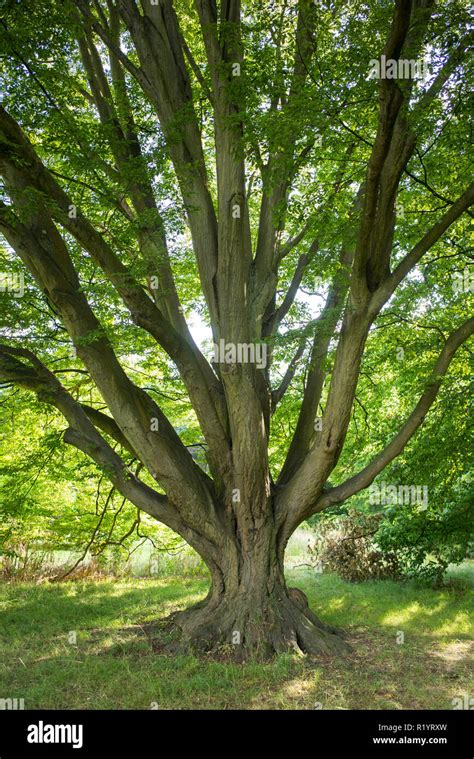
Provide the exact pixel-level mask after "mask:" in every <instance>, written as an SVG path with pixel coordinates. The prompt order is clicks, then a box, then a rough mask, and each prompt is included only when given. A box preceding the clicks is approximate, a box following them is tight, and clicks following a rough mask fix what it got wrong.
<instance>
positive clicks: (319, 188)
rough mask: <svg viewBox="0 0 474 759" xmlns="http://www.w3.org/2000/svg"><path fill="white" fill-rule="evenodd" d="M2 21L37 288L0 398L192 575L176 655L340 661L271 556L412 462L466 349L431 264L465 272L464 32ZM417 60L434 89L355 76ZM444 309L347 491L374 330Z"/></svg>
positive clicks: (425, 20) (311, 19) (15, 246)
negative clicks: (215, 351) (155, 534)
mask: <svg viewBox="0 0 474 759" xmlns="http://www.w3.org/2000/svg"><path fill="white" fill-rule="evenodd" d="M5 8H6V10H5V11H4V16H3V19H2V29H3V33H2V46H3V50H2V55H3V63H4V70H5V74H6V77H5V78H6V84H5V90H6V94H5V98H4V106H2V108H1V111H0V168H1V174H2V176H3V181H4V190H3V200H2V201H1V205H0V231H1V232H2V234H3V236H4V237H5V239H6V241H7V244H8V247H7V248H6V249H5V252H4V256H5V257H6V259H8V261H9V262H10V258H11V256H12V254H13V252H14V253H15V254H16V256H17V257H18V258H17V259H16V260H15V262H13V261H12V263H11V265H10V263H9V269H8V270H9V271H11V272H13V271H20V272H22V271H23V268H25V269H26V270H27V271H28V273H29V274H28V278H27V281H26V295H25V297H24V298H22V299H17V300H16V301H15V302H14V304H13V306H12V307H11V308H10V306H11V304H12V301H11V299H8V305H9V311H8V314H7V316H6V319H5V321H4V336H5V341H4V342H3V343H2V344H1V347H0V378H1V379H2V380H3V381H4V382H5V383H6V384H7V385H15V386H20V387H22V388H26V389H28V390H33V391H35V392H36V394H37V396H38V398H39V400H40V401H41V402H42V403H44V404H50V405H52V406H54V407H55V408H56V409H57V410H58V411H59V412H60V413H61V414H62V415H63V417H65V418H66V420H67V423H68V425H69V426H68V428H67V429H66V430H65V432H64V435H63V437H64V441H65V442H67V443H69V444H70V445H72V446H75V447H76V448H77V449H79V450H80V451H82V452H83V453H84V454H85V455H86V456H88V457H89V458H90V459H91V460H92V461H93V462H95V464H96V465H97V466H98V467H99V468H100V469H101V471H102V472H103V473H104V475H106V476H107V477H108V478H109V479H110V480H111V482H112V484H113V486H114V487H115V488H116V490H117V492H119V493H121V494H122V496H123V497H124V498H126V499H127V500H128V501H130V502H131V503H132V504H134V505H135V506H136V507H137V508H138V509H140V510H142V511H144V512H146V513H147V514H149V515H151V516H152V517H154V518H156V519H157V520H158V521H160V522H162V523H164V524H166V525H167V526H169V527H170V528H171V529H172V530H174V531H175V532H176V533H178V534H179V535H180V536H181V537H182V538H184V539H185V540H186V541H187V542H188V543H189V544H190V545H191V546H193V548H195V550H196V551H197V552H198V553H199V554H200V555H201V556H202V558H203V559H204V561H205V562H206V564H207V566H208V568H209V570H210V574H211V587H210V590H209V594H208V597H207V598H206V599H205V601H203V602H202V603H200V604H198V605H197V606H195V607H193V608H192V609H189V610H187V611H185V612H182V613H180V614H178V615H176V617H175V622H176V624H177V625H178V626H179V627H180V628H181V629H182V631H183V638H184V640H185V641H186V642H192V643H195V644H197V645H199V646H202V647H204V648H206V649H212V648H213V647H214V646H216V645H220V644H221V643H224V642H232V643H234V644H235V646H236V651H237V652H238V654H239V655H246V654H249V653H256V654H258V655H260V656H267V655H269V654H271V653H273V652H275V651H277V652H278V651H283V650H286V649H288V648H295V649H300V650H303V651H308V652H312V653H319V652H322V651H340V650H342V649H343V648H344V643H343V641H342V640H341V637H340V636H339V635H338V634H337V631H335V630H333V629H330V628H329V627H328V626H327V625H325V624H324V623H323V622H320V621H319V620H318V619H317V617H315V615H314V614H313V613H312V612H311V611H310V609H309V608H308V606H307V603H306V601H305V598H304V596H303V595H302V594H301V593H299V592H298V591H296V590H291V589H288V588H287V586H286V583H285V578H284V573H283V556H284V551H285V546H286V544H287V541H288V539H289V537H290V536H291V534H292V533H293V532H294V530H295V529H296V528H297V526H298V525H299V524H300V523H301V522H302V521H304V520H305V519H307V518H308V517H310V516H311V515H313V514H316V513H319V512H321V511H322V510H323V509H326V508H329V507H331V506H334V505H336V504H339V503H342V502H343V501H344V500H346V499H347V498H349V497H350V496H352V495H354V494H356V493H358V492H360V491H361V490H363V489H364V488H366V487H367V486H368V485H370V484H371V483H372V482H373V480H374V479H375V477H376V476H377V475H378V474H379V473H380V472H382V471H383V470H384V468H385V467H386V466H387V465H389V464H390V463H391V462H392V461H393V460H394V459H395V458H396V457H397V456H398V455H399V454H400V453H401V452H402V451H403V449H404V447H405V446H406V444H407V443H408V441H409V440H410V438H411V437H412V436H413V435H414V433H415V432H416V431H417V429H418V428H419V427H420V425H421V424H422V423H423V421H424V418H425V416H426V414H427V412H428V411H429V409H430V407H431V405H432V404H433V402H434V401H435V399H436V396H437V393H438V390H439V388H440V386H441V383H442V381H443V378H444V376H445V375H446V373H447V372H448V369H449V367H450V364H451V361H452V359H453V357H454V355H455V354H456V352H457V351H458V349H459V348H460V346H462V345H463V343H464V342H465V341H466V340H467V339H468V337H469V336H470V335H471V334H472V331H473V329H474V319H468V320H466V318H465V316H464V318H463V317H462V316H460V315H459V313H458V312H459V311H462V310H463V308H461V307H458V308H450V307H449V304H450V302H451V300H452V298H453V297H454V294H453V293H452V291H451V292H449V288H448V292H447V291H446V284H445V285H444V286H445V291H444V292H440V291H439V290H438V289H437V288H438V283H439V282H441V284H442V283H443V277H445V272H446V269H445V268H444V267H443V265H442V264H441V265H439V264H438V261H437V260H436V259H437V258H438V259H439V258H441V257H442V256H443V255H446V256H447V255H449V256H452V257H454V258H455V260H456V261H457V262H458V264H459V263H460V264H461V267H462V264H463V262H464V261H466V260H467V259H466V251H465V248H466V245H467V244H466V234H467V232H466V225H467V220H468V216H469V215H470V212H469V210H468V209H469V208H470V206H471V204H472V202H473V199H474V187H473V185H470V186H469V187H466V179H465V177H466V176H467V173H468V154H467V151H466V149H465V145H466V144H467V140H468V127H467V124H466V123H465V120H464V119H463V113H464V112H465V107H466V106H465V101H466V99H467V94H466V89H467V85H466V73H467V68H466V60H465V59H466V53H467V50H468V48H469V36H468V32H467V28H468V20H467V17H468V13H467V8H466V7H465V6H464V4H463V3H459V2H454V3H449V4H448V3H439V4H437V5H435V3H434V2H433V1H432V0H414V1H412V0H397V2H396V3H395V4H394V5H393V4H392V3H373V4H370V5H368V4H366V3H362V2H350V3H347V2H340V3H339V2H336V3H333V4H330V5H329V4H327V5H326V4H325V3H323V2H321V3H319V2H318V3H312V2H309V0H299V2H286V1H285V0H282V2H274V3H266V2H264V3H260V2H256V1H253V2H249V3H243V4H242V5H241V3H240V2H239V0H222V2H220V3H216V2H215V1H214V0H196V2H195V4H194V6H191V4H190V3H188V2H171V0H158V2H151V0H142V1H141V2H140V3H139V4H138V3H136V2H135V0H117V1H116V2H115V1H114V0H106V1H105V2H101V0H94V1H93V2H89V0H79V2H78V3H69V2H67V0H65V1H64V2H60V1H59V0H57V2H53V3H51V2H48V3H43V2H35V3H29V2H26V3H21V4H17V3H15V2H7V3H6V5H5ZM428 53H429V58H430V66H431V68H430V76H429V78H428V80H427V81H420V80H419V79H417V78H416V77H415V76H414V72H413V71H412V75H411V76H408V78H403V77H402V74H400V76H399V77H398V78H381V79H373V78H370V76H369V72H370V70H371V61H372V60H373V59H378V58H379V57H380V56H381V54H383V55H384V56H385V57H386V59H387V60H390V59H393V60H395V61H398V60H408V61H410V60H411V61H414V62H415V61H420V60H421V59H422V58H423V56H425V55H427V54H428ZM405 76H406V74H405ZM447 234H449V236H450V244H449V245H450V248H449V252H446V253H445V252H444V249H445V246H446V242H445V240H446V238H447ZM443 246H444V247H443ZM451 251H452V252H451ZM427 258H429V260H430V263H431V264H432V266H431V272H432V276H433V278H434V281H435V282H436V285H435V286H433V287H432V288H431V289H429V290H428V295H427V293H426V288H425V287H421V286H420V271H421V269H420V267H421V266H422V265H423V262H424V261H425V260H427ZM316 278H318V279H317V280H316ZM463 282H464V280H463ZM198 288H199V292H198V291H197V290H198ZM304 296H305V297H304ZM437 299H441V301H442V302H443V303H446V304H447V308H446V313H445V314H444V313H442V314H441V316H440V321H439V323H438V324H437V325H436V331H437V333H438V334H439V336H440V337H441V338H442V339H441V340H438V337H437V338H436V339H434V338H433V339H432V340H431V341H430V342H429V343H428V344H424V345H423V349H424V351H425V352H426V354H428V355H429V358H430V360H429V362H428V366H426V367H425V366H423V367H422V368H423V371H422V370H421V367H418V371H416V372H415V371H413V372H408V373H407V375H406V377H407V381H408V382H409V384H410V396H411V397H412V398H413V401H412V406H411V410H410V411H409V413H408V414H407V415H406V416H405V417H404V418H403V419H400V420H398V424H397V428H396V430H395V431H394V433H393V435H392V436H391V437H390V438H389V439H387V440H384V441H383V443H382V445H381V446H380V448H379V447H377V446H374V450H373V456H372V457H371V460H370V461H369V463H367V464H366V465H365V466H363V467H362V468H361V469H359V470H357V469H355V470H353V471H352V472H350V473H349V474H348V476H347V477H344V478H343V479H340V478H339V472H338V469H339V467H338V463H339V461H340V458H341V455H342V453H343V448H344V443H345V440H346V436H347V435H348V433H350V428H351V418H352V419H353V418H354V417H353V410H354V407H355V404H357V403H358V402H357V392H358V387H359V382H360V379H361V377H362V376H363V372H364V371H365V368H364V367H365V362H367V361H369V362H370V355H371V352H374V351H375V353H376V351H377V334H380V332H379V331H378V330H377V327H379V326H380V325H381V323H382V324H383V323H384V320H385V319H386V314H387V310H389V309H391V308H392V304H395V305H397V304H398V301H399V300H400V303H401V304H402V305H403V307H404V308H406V305H407V304H411V308H412V309H413V313H414V315H416V317H417V318H418V317H420V316H421V315H422V316H423V318H424V319H426V318H429V316H430V309H431V306H432V301H436V300H437ZM321 301H322V305H321V306H320V307H319V308H318V307H317V306H316V307H315V304H316V303H317V304H320V303H321ZM6 302H7V300H6V299H3V300H2V303H3V304H5V303H6ZM464 305H465V302H464V301H463V304H462V306H463V307H464ZM193 314H194V315H196V314H199V315H200V319H201V321H202V322H203V323H207V324H208V325H209V328H210V334H212V340H213V341H214V343H216V344H218V345H221V344H222V342H223V343H224V344H225V345H227V346H231V348H233V349H236V348H237V346H254V347H255V346H260V348H261V349H262V350H263V348H262V346H263V347H264V349H265V351H266V353H265V354H264V355H265V357H266V361H265V362H264V363H265V366H262V365H261V364H260V365H259V363H258V362H255V361H241V360H236V359H235V358H234V359H233V360H232V362H229V361H226V360H225V358H226V357H225V356H222V354H220V355H219V356H217V357H216V359H217V360H215V361H212V360H210V359H209V358H208V357H206V356H205V349H204V348H201V347H199V345H198V344H197V342H196V340H195V339H194V338H193V335H192V332H191V330H190V327H189V323H188V319H189V317H190V316H192V315H193ZM436 314H437V315H439V309H438V310H436ZM397 318H398V317H397ZM438 343H439V344H438ZM396 348H397V346H394V351H395V350H396ZM72 349H73V350H72ZM71 351H72V352H71ZM144 365H145V367H146V369H147V370H148V371H149V372H151V373H152V375H153V376H154V377H157V376H160V375H161V374H164V375H166V374H169V373H170V372H178V374H179V380H178V377H177V375H174V374H173V375H171V376H173V377H176V388H177V389H178V392H181V389H182V388H183V389H184V390H185V392H186V394H187V397H188V398H189V402H190V404H191V406H192V409H193V411H194V414H195V421H194V423H195V424H196V425H198V428H199V434H200V435H202V440H203V441H204V444H205V450H206V466H202V465H199V464H198V463H197V462H196V461H195V459H194V458H193V456H192V454H191V452H190V449H189V448H188V447H187V445H186V441H185V440H184V439H183V437H182V436H180V435H179V434H178V432H177V428H176V424H172V423H171V421H170V418H171V416H172V415H171V414H170V413H167V410H166V406H165V404H163V403H162V402H161V400H160V401H159V400H158V398H159V394H157V393H156V392H154V390H153V389H150V387H148V385H147V381H146V379H145V378H144V377H143V376H142V375H141V374H140V372H141V371H142V370H143V366H144ZM171 366H173V367H174V369H171ZM395 366H396V365H395ZM393 371H396V368H395V369H393ZM78 377H79V378H80V380H78ZM295 388H296V389H295ZM298 388H299V390H298ZM289 397H291V398H292V402H293V404H296V405H297V407H298V408H297V421H296V425H295V428H294V429H293V430H291V431H290V433H291V434H290V435H289V436H288V437H289V439H288V444H287V446H286V453H285V456H284V457H282V455H281V448H280V447H279V450H278V453H277V455H276V456H275V457H272V458H271V457H270V454H272V453H273V449H272V446H273V442H272V441H273V435H274V432H275V430H277V436H279V438H280V439H281V424H282V419H283V418H284V417H283V416H282V414H283V411H284V408H285V402H286V400H287V399H288V398H289ZM380 402H382V403H383V402H385V399H383V398H381V401H380ZM282 410H283V411H282ZM173 421H175V420H174V418H173ZM193 442H197V441H193ZM131 461H133V462H135V463H134V464H133V465H131V464H130V462H131ZM135 464H136V465H137V466H135Z"/></svg>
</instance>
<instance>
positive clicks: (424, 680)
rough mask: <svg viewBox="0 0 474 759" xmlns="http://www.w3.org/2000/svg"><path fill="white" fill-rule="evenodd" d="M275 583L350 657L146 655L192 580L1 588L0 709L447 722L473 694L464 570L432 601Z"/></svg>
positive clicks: (301, 574) (388, 588) (395, 587)
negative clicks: (265, 660)
mask: <svg viewBox="0 0 474 759" xmlns="http://www.w3.org/2000/svg"><path fill="white" fill-rule="evenodd" d="M288 574H289V581H290V584H292V585H297V586H299V587H300V588H302V589H303V590H304V591H305V592H306V594H307V595H308V598H309V601H310V605H311V607H312V608H313V609H314V610H315V611H316V613H317V614H318V615H319V616H320V617H321V618H322V619H324V620H325V621H328V622H331V623H332V624H335V625H338V626H340V627H343V628H345V629H346V630H347V632H348V634H349V641H350V642H351V644H352V646H353V649H354V651H353V653H352V654H351V655H350V656H349V657H347V658H345V659H333V660H326V659H324V660H321V659H320V660H311V659H308V658H300V657H297V656H294V655H286V656H281V657H278V658H277V659H275V660H274V661H273V662H271V663H270V664H267V665H261V664H256V663H252V662H250V663H247V664H244V665H234V664H224V663H219V662H216V661H206V660H203V659H198V658H195V657H193V656H178V657H169V656H164V655H159V654H156V653H154V652H153V651H152V649H151V645H150V641H149V639H148V637H147V635H146V633H145V630H144V628H143V625H145V624H146V623H147V622H151V621H154V620H156V619H157V618H158V617H161V616H164V615H166V614H169V613H170V612H171V611H172V610H174V609H176V608H182V607H184V606H186V605H188V604H190V603H193V602H195V601H196V600H198V599H199V598H201V597H202V596H203V595H204V594H205V591H206V588H207V582H206V581H205V580H201V579H196V578H192V579H190V578H188V579H185V578H181V577H180V578H164V579H163V578H162V579H147V580H144V579H136V578H131V579H124V580H115V581H114V580H102V581H99V582H97V581H96V582H94V581H79V582H68V583H62V584H58V585H50V584H41V585H36V584H32V583H21V584H17V583H12V584H3V585H1V586H0V698H23V699H24V700H25V708H29V709H39V708H43V709H59V708H62V709H150V708H160V709H314V708H323V709H422V708H426V709H450V708H452V699H453V698H454V697H456V696H461V697H462V696H464V695H466V694H468V693H469V691H470V692H471V694H472V680H471V677H472V653H473V642H472V637H473V636H472V632H473V631H472V626H471V625H470V621H469V615H470V614H471V616H472V607H473V596H474V562H466V563H465V564H464V565H462V567H461V568H458V569H457V570H456V572H455V573H453V574H452V578H453V579H452V580H451V582H450V584H449V586H448V587H447V588H444V589H441V590H433V589H429V588H426V587H420V586H419V585H416V584H414V583H403V584H401V583H395V582H389V581H383V582H368V583H360V584H348V583H346V582H343V581H342V580H340V579H338V578H337V577H335V576H334V575H329V574H322V575H319V574H315V573H311V572H310V571H308V570H303V569H298V570H296V569H295V570H291V571H290V572H289V573H288ZM71 632H75V635H76V644H75V645H74V644H73V642H70V641H73V636H70V633H71ZM399 633H403V635H404V642H403V643H397V635H398V639H399V640H400V635H399ZM319 705H320V706H319Z"/></svg>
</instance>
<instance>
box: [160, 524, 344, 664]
mask: <svg viewBox="0 0 474 759" xmlns="http://www.w3.org/2000/svg"><path fill="white" fill-rule="evenodd" d="M278 539H279V531H278V529H277V526H276V522H275V521H273V520H272V521H268V522H267V523H266V524H265V525H264V526H261V527H260V528H259V530H258V532H255V534H254V538H253V539H252V540H251V541H249V543H248V545H247V548H246V549H245V550H244V549H243V548H242V546H241V545H240V544H239V541H238V539H237V535H236V534H233V535H231V536H230V538H229V540H228V541H227V542H226V543H225V544H223V546H222V549H221V552H220V555H219V558H218V560H217V561H215V562H209V563H208V565H209V569H210V572H211V586H210V589H209V593H208V595H207V597H206V598H205V599H204V600H203V601H201V602H200V603H198V604H196V605H195V606H192V607H191V608H189V609H186V610H185V611H180V612H177V613H175V614H174V615H172V616H171V618H170V622H172V623H173V624H174V625H176V627H177V628H179V631H180V632H181V637H180V641H179V643H178V647H179V648H180V649H184V650H186V649H188V648H190V649H191V650H197V651H206V652H214V653H217V654H218V653H219V652H221V653H226V654H227V655H230V657H231V658H234V659H235V660H237V661H242V660H245V659H247V658H249V657H252V658H256V659H258V660H267V659H268V658H271V657H272V656H273V655H274V654H278V653H284V652H288V651H294V652H296V653H307V654H313V655H322V654H342V653H344V652H347V651H349V650H350V648H349V646H348V644H347V643H346V642H345V641H344V640H343V638H342V635H341V632H340V631H338V630H337V629H336V628H334V627H332V626H330V625H327V624H325V623H323V622H322V621H320V620H319V619H318V618H317V616H316V615H315V614H314V613H313V611H312V610H311V609H310V608H309V606H308V601H307V599H306V596H305V594H304V593H303V592H302V591H301V590H299V589H297V588H291V587H288V585H287V583H286V580H285V575H284V569H283V555H284V546H282V545H281V544H280V545H278Z"/></svg>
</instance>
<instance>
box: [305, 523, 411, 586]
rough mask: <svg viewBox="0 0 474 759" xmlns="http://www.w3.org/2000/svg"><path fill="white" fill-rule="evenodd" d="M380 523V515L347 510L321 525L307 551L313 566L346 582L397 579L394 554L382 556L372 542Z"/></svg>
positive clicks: (392, 552)
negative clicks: (313, 561) (332, 573)
mask: <svg viewBox="0 0 474 759" xmlns="http://www.w3.org/2000/svg"><path fill="white" fill-rule="evenodd" d="M381 520H382V515H381V514H361V513H360V512H358V511H356V510H355V509H350V510H349V511H348V512H347V515H344V516H341V517H337V518H336V519H332V520H331V521H322V522H320V523H319V524H318V526H317V532H316V542H315V545H314V547H313V548H310V553H311V554H312V558H313V559H314V560H315V561H316V566H317V567H318V568H319V569H321V570H325V571H329V572H335V573H336V574H338V575H339V576H340V577H342V578H343V579H344V580H347V581H349V582H362V581H364V580H380V579H385V578H398V577H400V574H401V572H400V566H399V562H398V559H397V555H396V553H395V552H394V551H385V552H383V551H382V550H381V549H380V548H379V547H378V546H377V544H376V542H375V536H376V534H377V532H378V530H379V527H380V523H381Z"/></svg>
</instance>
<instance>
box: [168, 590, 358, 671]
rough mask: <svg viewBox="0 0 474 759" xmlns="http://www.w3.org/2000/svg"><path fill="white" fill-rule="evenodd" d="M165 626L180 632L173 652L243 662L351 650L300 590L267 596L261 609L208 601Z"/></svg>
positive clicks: (237, 602) (230, 601) (170, 648)
mask: <svg viewBox="0 0 474 759" xmlns="http://www.w3.org/2000/svg"><path fill="white" fill-rule="evenodd" d="M295 591H296V593H295ZM166 622H167V626H168V630H170V631H173V632H175V633H176V632H178V631H179V635H176V637H175V639H174V640H173V641H172V643H170V644H169V645H168V646H167V650H168V652H169V653H195V654H205V655H207V656H209V655H211V656H215V657H216V658H219V659H222V658H223V657H224V658H226V659H229V660H232V661H237V662H242V661H245V660H248V659H253V660H257V661H268V660H270V659H272V658H273V657H274V656H275V655H277V654H282V653H288V652H294V653H297V654H301V655H302V654H309V655H312V656H334V655H337V656H342V655H345V654H348V653H350V652H351V650H352V649H351V647H350V646H349V645H348V644H347V643H346V642H345V641H344V640H343V637H342V636H343V633H342V631H340V630H338V629H336V628H334V627H332V626H330V625H326V624H325V623H324V622H321V620H319V619H318V618H317V617H316V615H315V614H313V612H312V611H311V609H310V608H309V606H308V603H307V600H306V596H304V594H303V593H302V592H301V591H297V589H288V591H287V592H285V593H284V594H282V595H281V597H275V596H272V597H270V598H266V599H265V601H264V603H261V604H258V605H256V604H252V603H249V602H248V600H247V599H245V601H244V602H243V601H242V599H239V600H236V599H227V598H222V599H218V600H217V601H214V602H210V601H207V600H205V601H202V602H200V603H199V604H197V605H196V606H193V607H191V608H189V609H186V610H185V611H180V612H175V613H174V614H172V615H171V616H170V617H168V618H167V620H166Z"/></svg>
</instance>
